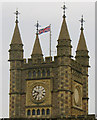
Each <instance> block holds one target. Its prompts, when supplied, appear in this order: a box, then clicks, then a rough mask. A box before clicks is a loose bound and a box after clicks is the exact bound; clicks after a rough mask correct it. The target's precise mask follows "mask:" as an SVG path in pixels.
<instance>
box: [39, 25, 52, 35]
mask: <svg viewBox="0 0 97 120" xmlns="http://www.w3.org/2000/svg"><path fill="white" fill-rule="evenodd" d="M48 31H50V25H49V26H47V27H46V28H43V29H40V30H39V35H40V34H42V33H46V32H48Z"/></svg>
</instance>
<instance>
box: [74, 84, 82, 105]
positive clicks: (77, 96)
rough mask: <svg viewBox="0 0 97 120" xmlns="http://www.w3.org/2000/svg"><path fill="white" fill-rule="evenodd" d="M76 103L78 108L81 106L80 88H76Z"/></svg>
mask: <svg viewBox="0 0 97 120" xmlns="http://www.w3.org/2000/svg"><path fill="white" fill-rule="evenodd" d="M74 101H75V105H76V106H80V105H81V88H80V86H76V87H75V90H74Z"/></svg>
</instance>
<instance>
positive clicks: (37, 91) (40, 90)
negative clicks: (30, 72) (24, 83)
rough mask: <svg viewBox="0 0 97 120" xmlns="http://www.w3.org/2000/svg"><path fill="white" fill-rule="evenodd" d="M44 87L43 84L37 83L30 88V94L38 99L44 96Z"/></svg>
mask: <svg viewBox="0 0 97 120" xmlns="http://www.w3.org/2000/svg"><path fill="white" fill-rule="evenodd" d="M45 93H46V92H45V89H44V87H43V86H40V85H37V86H35V87H34V88H33V90H32V96H33V98H34V99H35V100H37V101H40V100H42V99H43V98H44V97H45Z"/></svg>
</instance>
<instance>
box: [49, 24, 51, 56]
mask: <svg viewBox="0 0 97 120" xmlns="http://www.w3.org/2000/svg"><path fill="white" fill-rule="evenodd" d="M49 52H50V53H49V54H50V57H51V24H50V51H49Z"/></svg>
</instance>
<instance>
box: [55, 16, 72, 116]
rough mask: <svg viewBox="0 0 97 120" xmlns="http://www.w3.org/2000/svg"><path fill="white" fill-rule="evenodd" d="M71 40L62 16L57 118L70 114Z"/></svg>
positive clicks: (58, 53)
mask: <svg viewBox="0 0 97 120" xmlns="http://www.w3.org/2000/svg"><path fill="white" fill-rule="evenodd" d="M71 48H72V46H71V40H70V35H69V32H68V28H67V24H66V16H65V15H63V22H62V26H61V30H60V34H59V38H58V45H57V62H58V64H57V65H58V66H57V69H58V79H57V81H58V88H57V90H58V94H57V95H58V111H59V112H58V113H59V116H66V115H70V114H71V102H70V101H71V92H72V91H71V67H70V62H71V61H70V60H71Z"/></svg>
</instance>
